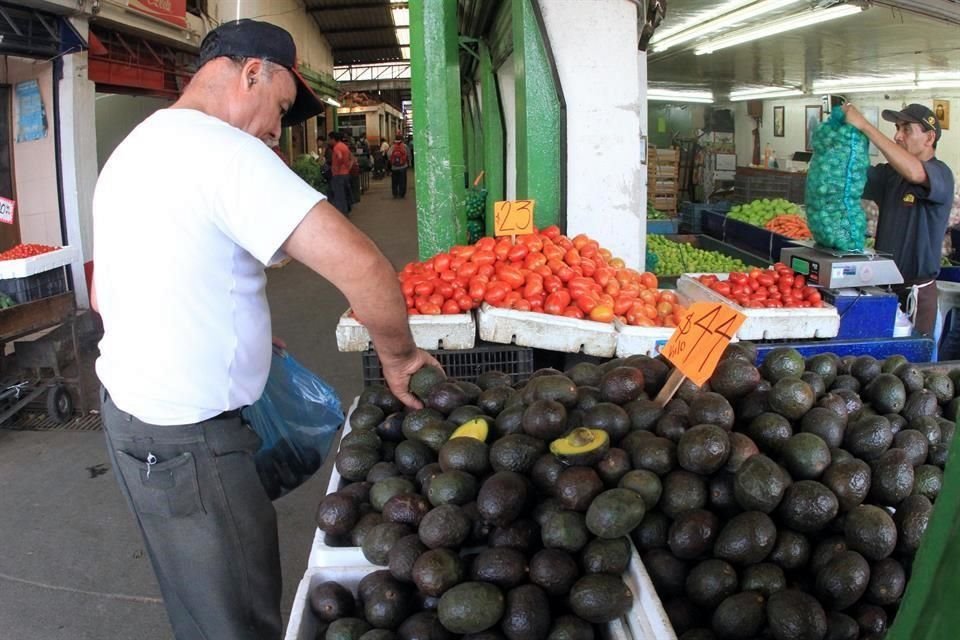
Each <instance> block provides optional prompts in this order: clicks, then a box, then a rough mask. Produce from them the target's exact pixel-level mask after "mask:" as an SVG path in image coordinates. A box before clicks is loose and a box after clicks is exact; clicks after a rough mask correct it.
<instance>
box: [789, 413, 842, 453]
mask: <svg viewBox="0 0 960 640" xmlns="http://www.w3.org/2000/svg"><path fill="white" fill-rule="evenodd" d="M800 431H801V432H802V433H812V434H814V435H816V436H819V437H820V438H821V439H822V440H823V441H824V442H826V443H827V446H828V447H830V448H835V447H839V446H840V445H841V444H843V434H844V432H845V431H846V420H844V419H843V418H841V417H840V416H838V415H837V414H836V413H834V412H833V411H831V410H830V409H827V408H825V407H813V408H812V409H810V411H807V413H806V414H804V416H803V418H801V419H800Z"/></svg>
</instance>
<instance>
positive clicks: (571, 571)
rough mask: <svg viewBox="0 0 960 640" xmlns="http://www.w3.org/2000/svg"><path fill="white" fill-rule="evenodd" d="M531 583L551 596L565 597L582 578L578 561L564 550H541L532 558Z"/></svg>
mask: <svg viewBox="0 0 960 640" xmlns="http://www.w3.org/2000/svg"><path fill="white" fill-rule="evenodd" d="M529 575H530V582H532V583H533V584H535V585H538V586H540V587H541V588H543V590H544V591H546V592H547V593H548V594H550V595H551V596H565V595H566V594H567V593H569V592H570V587H572V586H573V583H574V582H576V581H577V578H579V577H580V570H579V569H578V567H577V561H576V560H574V558H573V556H572V555H570V554H569V553H567V552H566V551H563V550H562V549H541V550H540V551H537V552H536V553H535V554H534V555H533V557H532V558H530V569H529Z"/></svg>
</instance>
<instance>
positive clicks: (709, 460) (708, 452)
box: [677, 424, 730, 475]
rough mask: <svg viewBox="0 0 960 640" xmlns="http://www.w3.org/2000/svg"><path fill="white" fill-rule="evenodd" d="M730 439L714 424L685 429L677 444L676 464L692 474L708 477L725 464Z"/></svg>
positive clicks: (728, 453)
mask: <svg viewBox="0 0 960 640" xmlns="http://www.w3.org/2000/svg"><path fill="white" fill-rule="evenodd" d="M729 456H730V438H729V436H728V435H727V432H726V431H724V429H723V428H722V427H720V426H717V425H715V424H698V425H697V426H695V427H691V428H690V429H687V431H686V432H685V433H684V434H683V435H682V436H680V441H679V442H678V443H677V462H678V463H679V464H680V466H681V467H683V468H684V469H686V470H687V471H690V472H692V473H699V474H701V475H710V474H712V473H714V472H715V471H717V470H719V469H720V468H721V467H723V465H724V464H726V462H727V459H728V458H729Z"/></svg>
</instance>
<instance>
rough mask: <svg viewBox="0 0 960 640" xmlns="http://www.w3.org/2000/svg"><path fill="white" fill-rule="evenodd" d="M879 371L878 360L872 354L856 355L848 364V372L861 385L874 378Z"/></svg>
mask: <svg viewBox="0 0 960 640" xmlns="http://www.w3.org/2000/svg"><path fill="white" fill-rule="evenodd" d="M881 372H882V368H881V364H880V361H879V360H877V359H876V358H874V357H873V356H858V357H857V359H856V360H854V361H853V364H851V365H850V374H851V375H853V376H854V377H855V378H856V379H857V380H859V381H860V383H861V384H863V385H867V384H868V383H870V382H871V381H873V380H875V379H876V378H877V376H879V375H880V374H881Z"/></svg>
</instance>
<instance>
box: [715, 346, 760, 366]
mask: <svg viewBox="0 0 960 640" xmlns="http://www.w3.org/2000/svg"><path fill="white" fill-rule="evenodd" d="M720 360H721V362H722V361H723V360H743V361H745V362H749V363H750V364H755V363H756V362H757V345H755V344H754V343H752V342H749V341H746V340H741V341H739V342H731V343H730V344H728V345H727V348H726V349H724V350H723V355H722V356H720Z"/></svg>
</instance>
